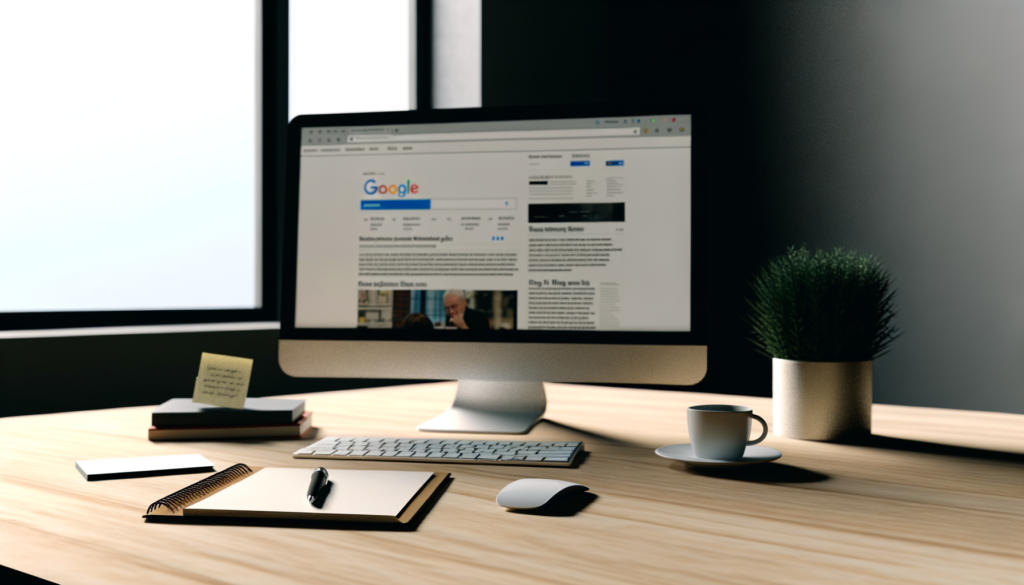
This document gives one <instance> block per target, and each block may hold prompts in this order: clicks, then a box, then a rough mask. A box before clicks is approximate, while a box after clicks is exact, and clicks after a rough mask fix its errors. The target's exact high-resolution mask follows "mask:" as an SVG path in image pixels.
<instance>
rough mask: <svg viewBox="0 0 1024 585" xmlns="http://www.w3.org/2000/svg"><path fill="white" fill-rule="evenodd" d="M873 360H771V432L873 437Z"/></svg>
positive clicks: (833, 437)
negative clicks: (870, 435)
mask: <svg viewBox="0 0 1024 585" xmlns="http://www.w3.org/2000/svg"><path fill="white" fill-rule="evenodd" d="M873 363H874V362H872V361H871V360H868V361H865V362H801V361H796V360H784V359H779V358H773V359H772V418H773V420H772V432H773V433H775V434H776V435H778V436H780V437H789V438H790V439H808V440H811V441H836V440H842V439H850V438H855V437H858V436H864V435H869V434H871V375H872V365H873Z"/></svg>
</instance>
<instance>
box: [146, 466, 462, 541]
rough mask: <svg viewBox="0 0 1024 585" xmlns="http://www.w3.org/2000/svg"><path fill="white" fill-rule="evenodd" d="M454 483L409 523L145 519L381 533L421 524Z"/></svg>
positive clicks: (441, 489)
mask: <svg viewBox="0 0 1024 585" xmlns="http://www.w3.org/2000/svg"><path fill="white" fill-rule="evenodd" d="M451 484H452V477H451V476H448V478H447V479H445V480H444V481H443V482H442V483H441V485H440V486H439V487H438V488H437V491H435V492H434V495H432V496H431V497H430V499H429V500H427V502H426V503H425V504H423V507H422V508H420V511H419V513H418V514H416V516H415V517H413V519H412V520H411V521H409V522H408V523H406V524H400V523H397V522H396V523H389V522H319V521H318V522H308V521H305V520H274V519H271V518H226V517H216V518H211V517H204V516H150V517H148V518H146V523H147V524H198V525H206V526H269V527H275V528H316V529H320V530H366V531H371V530H372V531H378V532H414V531H416V530H417V529H418V528H419V527H420V523H422V522H423V519H424V518H426V516H427V514H429V513H430V511H431V510H433V509H434V505H435V504H437V501H438V500H439V499H441V496H442V495H443V494H444V493H445V492H446V491H448V486H450V485H451Z"/></svg>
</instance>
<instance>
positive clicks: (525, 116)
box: [280, 103, 708, 345]
mask: <svg viewBox="0 0 1024 585" xmlns="http://www.w3.org/2000/svg"><path fill="white" fill-rule="evenodd" d="M645 114H646V115H647V116H651V115H666V114H683V115H686V114H688V115H691V116H693V121H691V124H693V123H694V121H696V123H697V124H698V125H697V128H700V125H699V124H700V117H699V115H698V114H697V113H696V112H694V110H693V108H692V106H690V105H688V104H680V103H670V104H639V105H635V106H621V105H616V106H609V105H603V106H602V105H594V104H588V105H582V106H568V105H563V106H526V107H500V108H497V107H496V108H473V109H450V110H410V111H399V112H372V113H358V114H321V115H307V116H297V117H296V118H294V119H293V120H292V121H291V122H290V123H289V125H288V153H287V156H288V163H287V176H286V190H285V201H284V213H285V216H284V242H283V258H282V266H281V268H282V275H281V276H282V278H281V336H280V338H281V339H283V340H284V339H300V340H347V341H396V342H398V341H406V342H427V341H429V342H438V341H444V342H448V341H452V342H483V343H488V342H495V343H542V344H566V343H568V344H588V343H595V344H615V345H705V344H706V341H705V340H706V338H707V311H706V307H707V283H706V270H707V237H706V231H707V223H708V218H707V213H706V205H705V203H704V199H705V193H704V191H705V187H704V176H703V171H704V169H706V168H707V166H706V165H704V164H701V162H700V161H701V160H702V159H703V154H702V152H703V151H704V150H705V148H701V147H699V146H698V147H697V148H694V149H693V150H692V151H691V165H692V175H691V189H690V192H691V198H690V203H691V222H692V223H691V232H690V234H691V243H690V250H691V260H692V262H691V275H690V287H691V291H690V292H691V295H690V299H691V308H690V315H691V319H690V324H691V330H690V331H547V330H515V331H489V332H482V331H481V332H474V331H461V332H459V333H458V335H449V334H447V333H441V332H431V331H403V330H400V329H370V328H349V329H338V328H296V327H295V296H296V291H295V289H296V279H297V274H296V271H297V250H298V216H299V164H300V158H301V157H300V149H301V144H300V138H301V132H302V129H303V128H310V127H314V128H315V127H324V126H370V125H405V124H438V123H458V122H502V121H519V120H554V119H566V118H623V117H630V116H632V117H640V116H643V115H645ZM699 133H700V130H698V135H699ZM698 140H699V139H698ZM701 308H704V309H703V310H702V309H701Z"/></svg>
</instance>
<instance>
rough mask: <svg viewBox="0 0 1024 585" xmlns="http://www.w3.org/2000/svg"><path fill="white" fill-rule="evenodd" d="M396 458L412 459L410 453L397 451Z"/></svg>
mask: <svg viewBox="0 0 1024 585" xmlns="http://www.w3.org/2000/svg"><path fill="white" fill-rule="evenodd" d="M396 457H412V451H399V452H398V455H396Z"/></svg>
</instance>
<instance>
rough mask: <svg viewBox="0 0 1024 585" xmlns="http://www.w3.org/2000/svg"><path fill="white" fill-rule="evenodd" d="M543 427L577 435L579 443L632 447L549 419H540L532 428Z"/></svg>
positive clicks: (617, 440)
mask: <svg viewBox="0 0 1024 585" xmlns="http://www.w3.org/2000/svg"><path fill="white" fill-rule="evenodd" d="M545 426H547V427H552V428H555V429H558V430H560V431H568V432H570V433H572V434H574V435H577V436H578V437H579V440H581V441H587V440H593V441H603V442H606V443H612V444H615V445H632V443H629V442H628V441H623V440H622V439H616V438H614V437H609V436H608V435H602V434H600V433H595V432H593V431H588V430H584V429H579V428H576V427H572V426H569V425H565V424H562V423H560V422H555V421H553V420H551V419H547V418H542V419H540V421H538V422H537V424H536V425H535V426H534V427H533V428H534V429H538V428H543V427H545Z"/></svg>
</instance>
